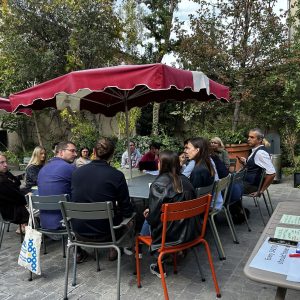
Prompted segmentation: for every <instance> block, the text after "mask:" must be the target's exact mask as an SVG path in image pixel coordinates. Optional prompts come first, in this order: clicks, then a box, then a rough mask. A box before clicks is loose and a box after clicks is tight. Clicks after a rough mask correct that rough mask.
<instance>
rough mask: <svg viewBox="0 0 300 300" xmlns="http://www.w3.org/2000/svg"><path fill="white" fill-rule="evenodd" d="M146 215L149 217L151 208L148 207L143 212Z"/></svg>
mask: <svg viewBox="0 0 300 300" xmlns="http://www.w3.org/2000/svg"><path fill="white" fill-rule="evenodd" d="M143 215H144V217H145V218H147V217H148V215H149V208H146V209H145V210H144V213H143Z"/></svg>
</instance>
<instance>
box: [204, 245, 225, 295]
mask: <svg viewBox="0 0 300 300" xmlns="http://www.w3.org/2000/svg"><path fill="white" fill-rule="evenodd" d="M202 243H203V244H204V246H205V250H206V254H207V257H208V262H209V266H210V270H211V274H212V278H213V281H214V285H215V289H216V293H217V298H221V292H220V288H219V285H218V281H217V276H216V272H215V267H214V264H213V261H212V257H211V252H210V249H209V246H208V243H207V241H206V240H202Z"/></svg>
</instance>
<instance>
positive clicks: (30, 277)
mask: <svg viewBox="0 0 300 300" xmlns="http://www.w3.org/2000/svg"><path fill="white" fill-rule="evenodd" d="M28 281H32V272H31V271H29V278H28Z"/></svg>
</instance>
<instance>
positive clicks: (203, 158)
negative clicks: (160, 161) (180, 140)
mask: <svg viewBox="0 0 300 300" xmlns="http://www.w3.org/2000/svg"><path fill="white" fill-rule="evenodd" d="M185 151H186V154H187V155H188V158H189V159H192V160H194V161H195V167H194V169H193V171H192V173H191V176H190V181H191V183H192V185H193V187H194V188H199V187H205V186H209V185H211V184H212V183H213V182H214V175H215V170H214V167H213V164H212V161H211V158H210V148H209V142H208V140H206V139H205V138H202V137H196V138H192V139H190V140H189V141H188V143H187V145H186V147H185Z"/></svg>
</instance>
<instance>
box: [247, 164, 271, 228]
mask: <svg viewBox="0 0 300 300" xmlns="http://www.w3.org/2000/svg"><path fill="white" fill-rule="evenodd" d="M265 175H266V170H265V169H263V171H262V173H261V177H260V181H259V185H258V188H257V191H260V190H261V187H262V185H263V183H264V179H265ZM267 195H268V199H269V202H270V206H271V209H272V211H273V205H272V202H271V198H270V194H269V192H268V191H267ZM243 196H246V197H252V198H253V200H254V203H255V206H257V207H258V209H259V214H260V216H261V219H262V221H263V224H264V226H266V222H265V219H264V216H263V213H262V210H261V207H260V200H259V198H260V197H257V196H252V195H251V194H243ZM262 197H263V200H264V202H265V205H266V208H267V211H268V215H269V216H271V212H270V209H269V206H268V203H267V200H266V197H265V195H264V193H263V194H262Z"/></svg>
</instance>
